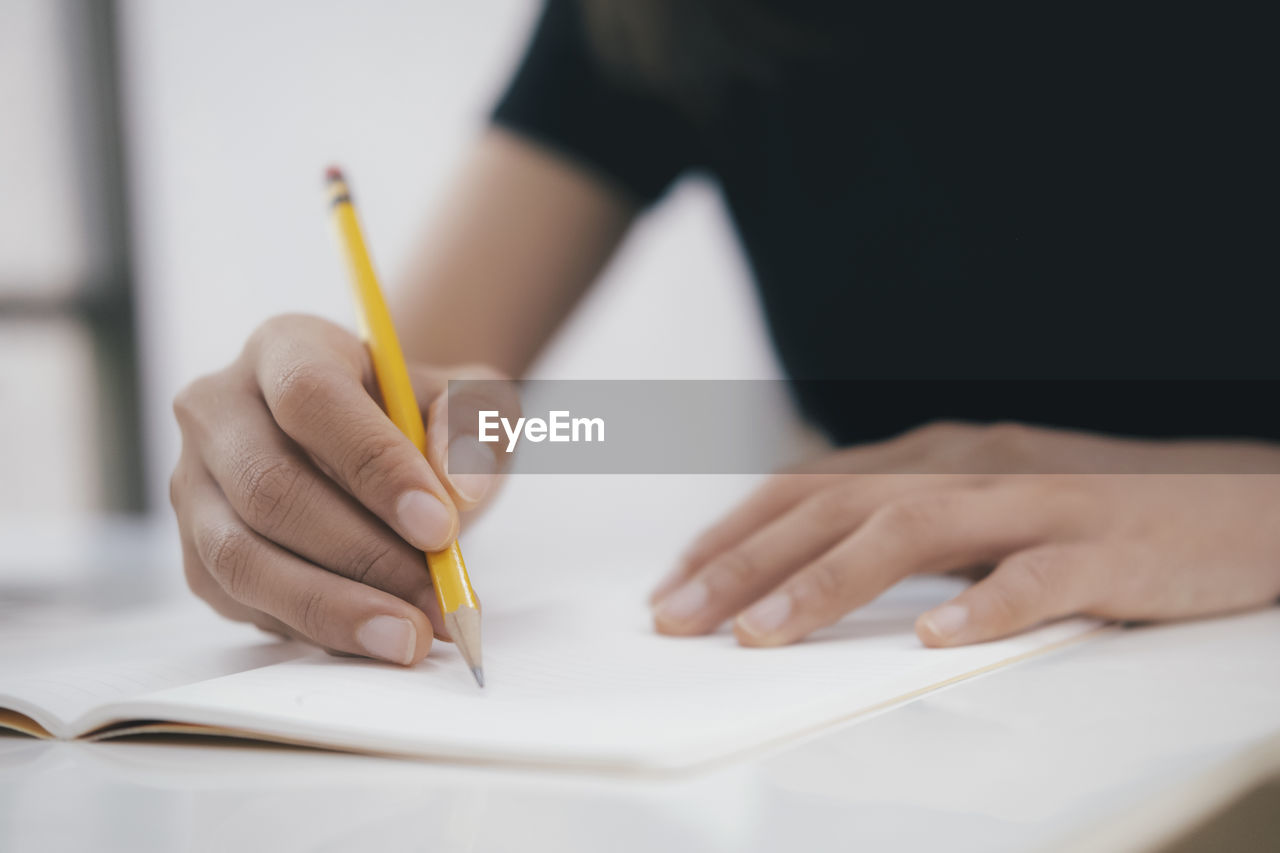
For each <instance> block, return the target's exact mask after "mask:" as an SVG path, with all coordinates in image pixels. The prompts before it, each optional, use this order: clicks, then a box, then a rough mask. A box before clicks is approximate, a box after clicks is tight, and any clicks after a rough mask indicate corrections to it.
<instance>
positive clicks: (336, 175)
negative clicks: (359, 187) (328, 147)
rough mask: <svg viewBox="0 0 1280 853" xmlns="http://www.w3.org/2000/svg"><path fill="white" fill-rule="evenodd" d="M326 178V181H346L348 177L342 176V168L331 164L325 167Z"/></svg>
mask: <svg viewBox="0 0 1280 853" xmlns="http://www.w3.org/2000/svg"><path fill="white" fill-rule="evenodd" d="M324 179H325V180H326V181H345V180H346V178H344V177H343V176H342V170H341V169H339V168H338V167H337V166H330V167H329V168H327V169H325V170H324Z"/></svg>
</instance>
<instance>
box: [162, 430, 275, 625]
mask: <svg viewBox="0 0 1280 853" xmlns="http://www.w3.org/2000/svg"><path fill="white" fill-rule="evenodd" d="M183 456H184V459H183V460H182V461H179V463H178V467H177V470H176V471H175V472H174V478H173V481H174V483H175V484H176V483H177V482H178V481H179V479H180V478H181V479H183V480H185V479H186V477H185V475H183V474H182V472H183V471H184V468H185V465H186V462H185V456H186V454H183ZM177 495H178V489H173V493H172V494H171V502H172V503H173V508H174V510H175V512H176V513H177V516H178V530H179V533H180V539H181V544H182V573H183V576H184V577H185V579H186V581H187V587H188V588H189V589H190V590H191V592H192V593H194V594H195V595H196V597H197V598H199V599H201V600H202V601H204V602H205V603H206V604H208V605H209V607H210V608H212V609H213V611H214V612H215V613H217V614H218V615H219V616H222V617H223V618H225V619H230V620H231V621H232V622H248V623H250V624H253V625H256V626H258V627H259V628H261V629H262V630H264V631H268V632H270V633H272V634H277V635H279V636H281V637H286V638H289V639H301V637H300V636H299V635H298V633H297V632H296V631H294V630H293V629H292V628H289V627H288V626H287V625H285V624H284V623H283V622H281V621H280V620H278V619H275V618H273V617H271V616H268V615H267V614H265V613H261V612H259V611H256V610H253V609H251V608H249V607H246V606H245V605H243V604H241V603H240V602H238V601H236V600H235V599H233V598H232V597H231V596H229V595H227V593H226V591H225V590H224V589H223V588H222V587H220V586H219V585H218V582H217V581H215V580H214V579H213V577H212V576H211V575H210V574H209V572H208V570H207V569H206V568H205V566H204V563H203V561H201V559H200V555H199V554H198V553H196V547H195V543H194V542H192V539H191V536H190V535H189V534H190V531H191V524H190V522H189V521H188V519H187V516H186V512H185V507H186V504H187V501H185V500H180V499H178V497H177Z"/></svg>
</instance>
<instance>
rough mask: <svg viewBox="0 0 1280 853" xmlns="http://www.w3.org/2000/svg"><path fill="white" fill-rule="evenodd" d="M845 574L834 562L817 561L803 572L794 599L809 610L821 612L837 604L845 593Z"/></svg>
mask: <svg viewBox="0 0 1280 853" xmlns="http://www.w3.org/2000/svg"><path fill="white" fill-rule="evenodd" d="M845 585H846V583H845V572H844V570H843V567H842V566H840V565H839V564H838V563H836V562H835V561H834V560H830V559H823V560H818V561H817V562H816V563H814V564H813V565H811V566H810V567H809V568H808V569H806V570H805V577H804V582H803V583H801V584H798V585H797V588H796V590H795V597H796V598H797V599H798V600H799V601H801V602H802V603H803V604H805V605H807V606H808V607H809V608H811V609H814V610H818V611H822V610H829V609H830V608H832V607H834V606H836V605H838V604H839V602H840V599H841V597H842V596H843V595H844V591H845Z"/></svg>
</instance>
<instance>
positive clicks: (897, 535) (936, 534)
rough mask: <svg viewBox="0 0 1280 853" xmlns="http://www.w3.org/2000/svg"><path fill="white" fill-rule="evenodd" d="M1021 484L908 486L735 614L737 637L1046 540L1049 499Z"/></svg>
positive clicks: (824, 620) (792, 636)
mask: <svg viewBox="0 0 1280 853" xmlns="http://www.w3.org/2000/svg"><path fill="white" fill-rule="evenodd" d="M1038 497H1039V496H1038V495H1034V494H1032V493H1031V492H1029V491H1028V490H1027V489H1026V488H1024V487H1022V486H1020V485H1006V486H1003V487H991V488H970V489H957V490H950V491H926V492H915V493H911V494H908V495H905V496H903V497H902V498H899V499H898V500H896V501H893V502H890V503H888V504H886V505H885V506H883V507H882V508H880V509H878V510H876V512H875V513H874V514H873V515H872V516H871V517H870V518H869V519H868V520H867V522H866V523H865V524H864V525H862V527H860V528H859V529H858V530H857V532H855V533H854V534H853V535H852V536H849V537H847V538H845V539H844V540H842V541H841V542H840V543H839V544H838V545H836V546H835V547H834V548H832V549H830V550H829V551H827V552H826V553H824V554H823V555H821V556H820V557H818V558H817V559H815V560H814V561H813V562H811V563H810V564H809V565H807V566H805V567H804V568H803V569H801V570H800V571H799V572H797V573H796V574H795V575H793V576H792V577H791V578H790V579H789V580H787V581H786V582H785V583H783V584H782V585H781V586H780V587H779V588H778V589H777V590H775V591H774V592H772V593H770V594H769V595H768V596H766V597H765V598H764V599H762V600H761V601H759V602H757V603H756V604H754V605H752V606H751V608H750V609H748V610H746V611H745V612H743V613H742V614H740V615H739V616H738V618H737V620H736V622H735V625H734V631H735V633H736V634H737V637H738V640H739V642H741V643H743V644H744V645H753V646H776V645H784V644H786V643H791V642H794V641H796V640H798V639H801V638H802V637H804V636H806V635H808V634H809V633H811V632H812V631H814V630H816V629H818V628H821V627H823V626H825V625H829V624H831V623H833V622H835V621H837V620H839V619H840V618H841V617H842V616H844V615H845V614H846V613H848V612H849V611H851V610H853V609H855V608H857V607H860V606H862V605H863V604H866V603H867V602H868V601H870V600H871V599H873V598H875V597H876V596H877V595H879V594H880V593H881V592H883V591H884V590H885V589H887V588H888V587H889V586H891V585H892V584H894V583H896V582H897V581H898V580H900V579H901V578H903V577H905V576H907V575H909V574H914V573H917V572H942V571H947V570H950V569H954V568H958V567H961V566H968V565H975V564H980V563H990V562H995V561H997V560H999V559H1002V558H1003V557H1005V556H1006V555H1008V554H1010V553H1012V552H1014V551H1017V550H1021V549H1023V548H1026V547H1029V546H1030V545H1032V544H1038V543H1039V542H1043V541H1045V540H1046V539H1047V538H1049V536H1050V535H1051V532H1052V531H1053V529H1054V525H1055V523H1056V521H1055V518H1056V516H1055V513H1054V511H1053V508H1052V507H1051V506H1050V503H1051V502H1050V501H1048V500H1038V499H1037V498H1038Z"/></svg>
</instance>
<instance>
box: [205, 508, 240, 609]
mask: <svg viewBox="0 0 1280 853" xmlns="http://www.w3.org/2000/svg"><path fill="white" fill-rule="evenodd" d="M197 541H198V547H199V549H200V553H201V555H202V557H203V559H204V563H205V565H206V566H207V567H208V568H209V571H210V572H212V573H213V576H214V577H215V578H217V580H218V583H219V584H220V585H221V586H222V588H223V589H225V590H226V591H227V592H228V593H229V594H230V595H231V597H232V598H234V599H236V600H237V601H244V600H245V599H246V598H247V597H248V596H249V594H250V593H251V592H252V588H253V576H252V575H253V567H252V561H251V559H250V555H251V553H252V548H251V544H252V543H251V542H250V539H249V535H248V534H247V533H245V531H244V530H242V529H240V528H239V527H238V526H236V525H233V524H221V525H215V526H212V527H208V528H205V529H204V530H203V532H202V533H201V534H200V536H199V538H198V540H197Z"/></svg>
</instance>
